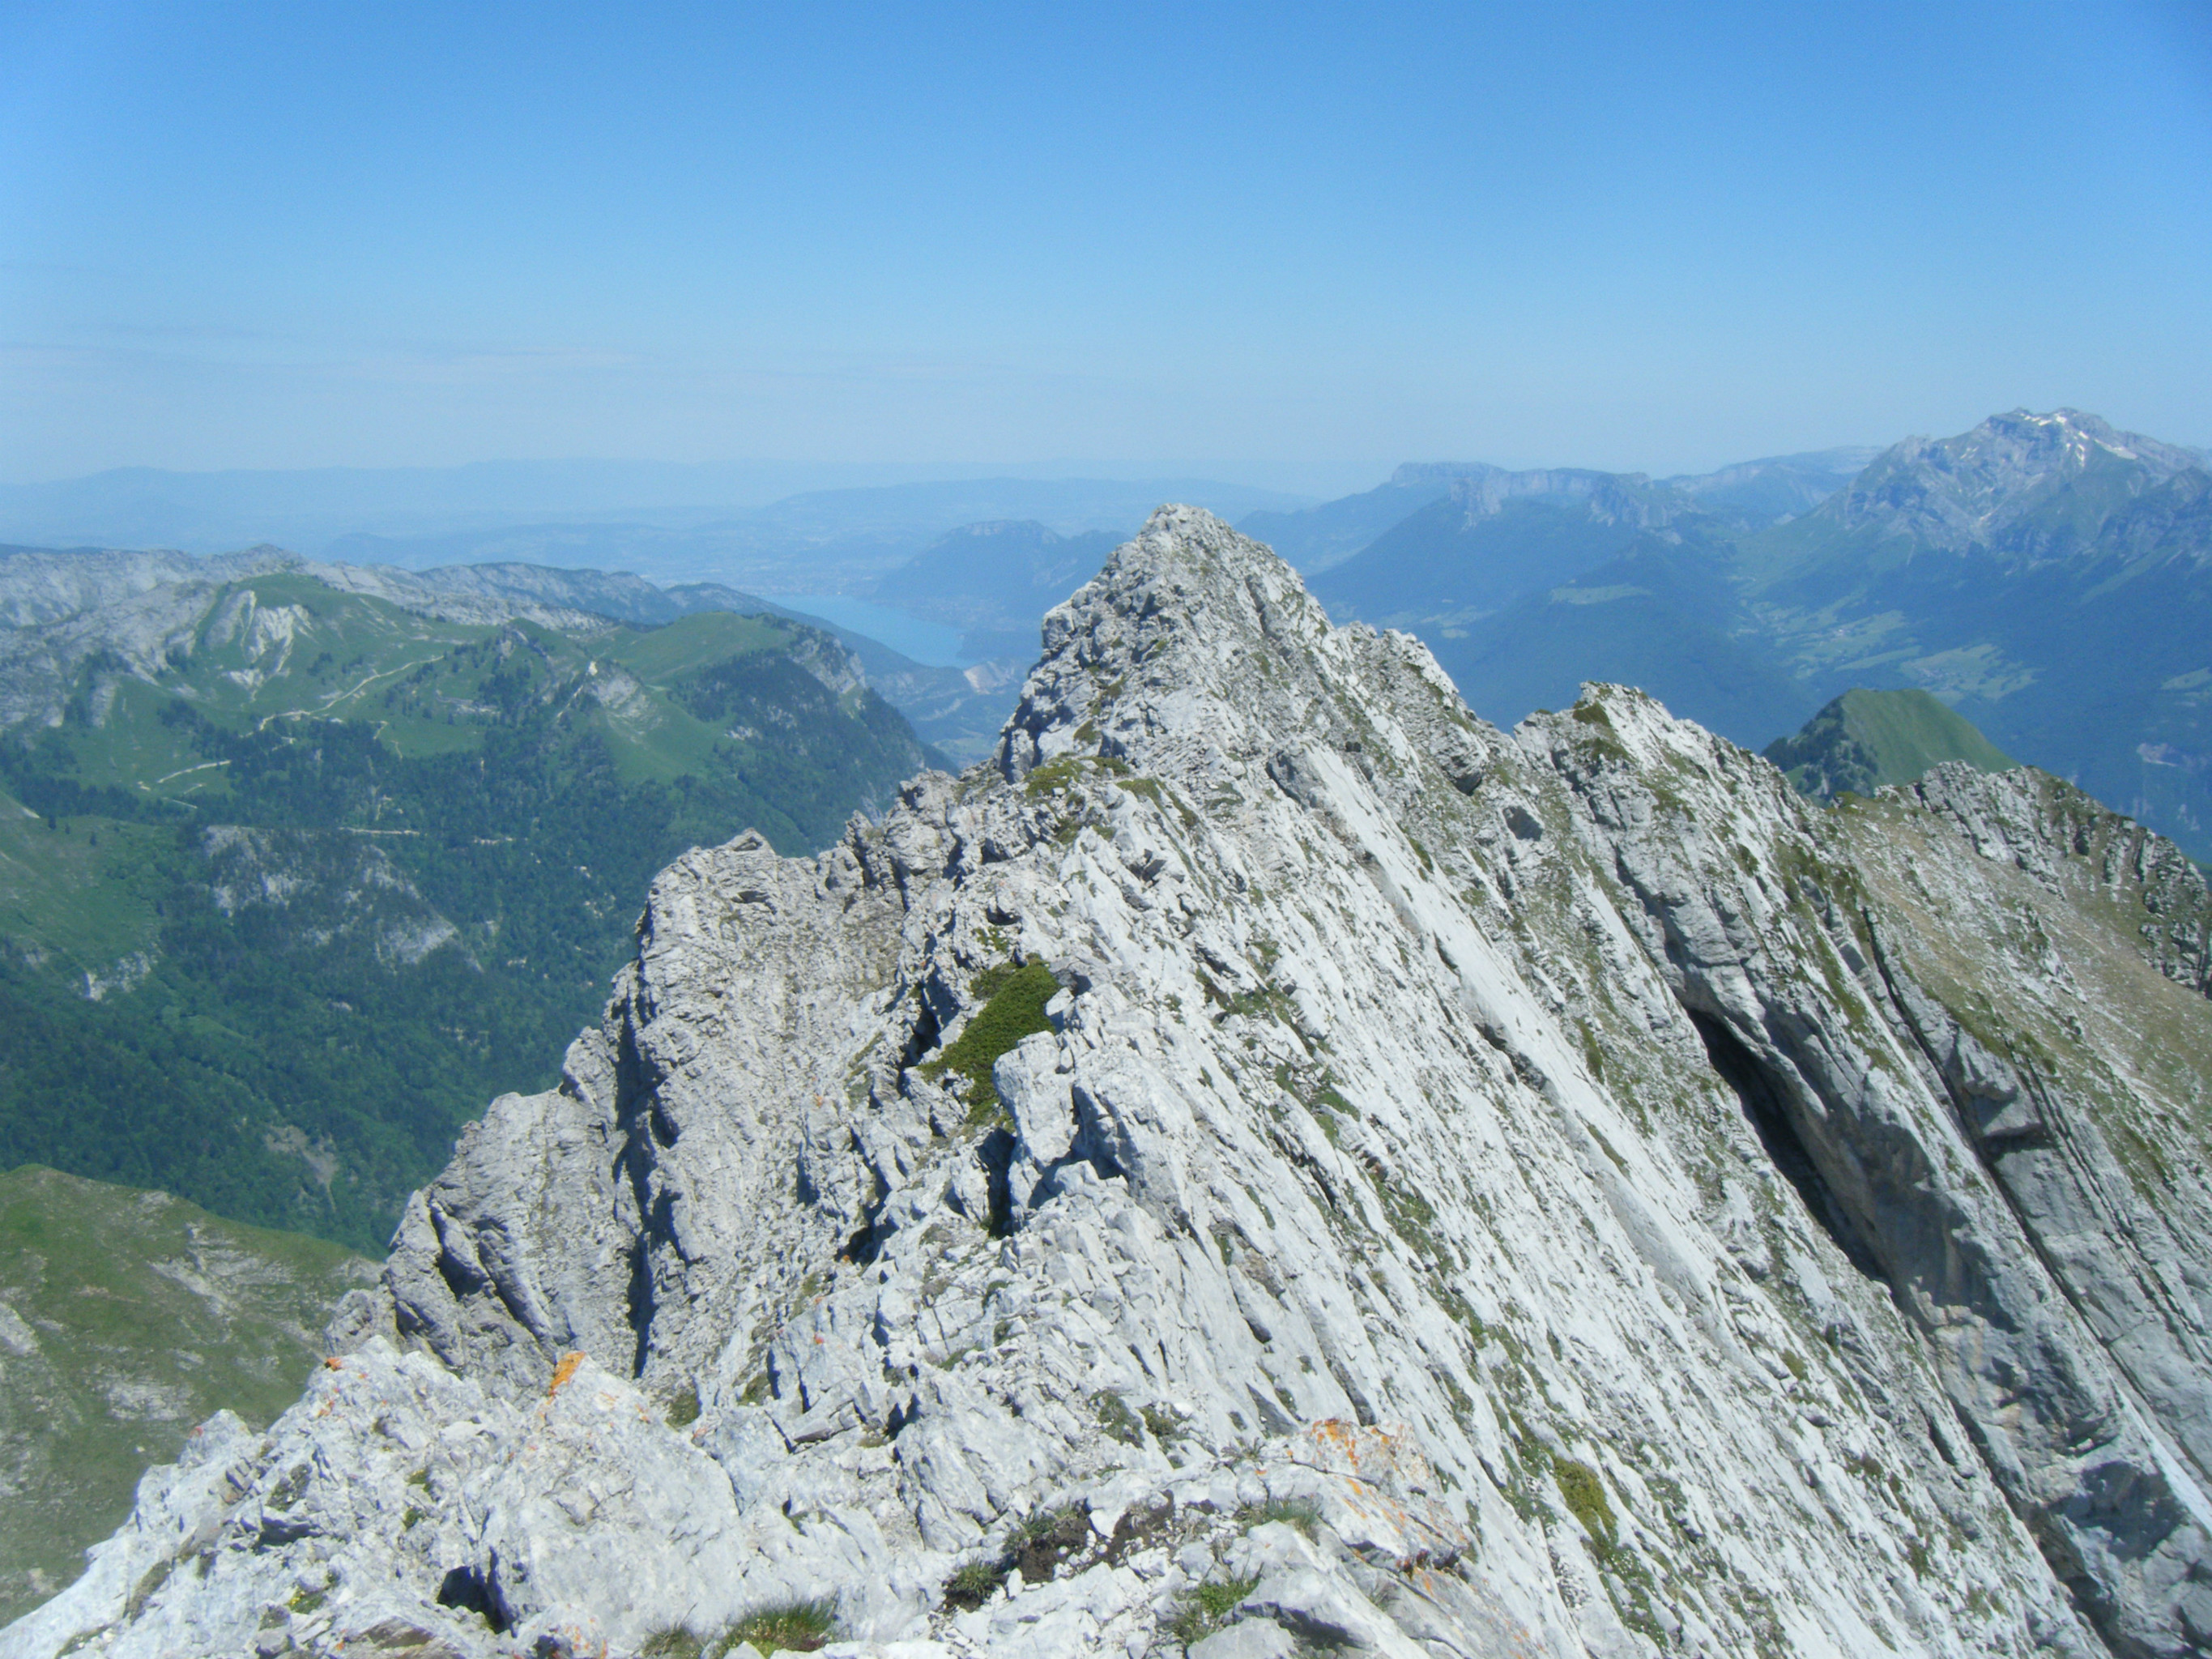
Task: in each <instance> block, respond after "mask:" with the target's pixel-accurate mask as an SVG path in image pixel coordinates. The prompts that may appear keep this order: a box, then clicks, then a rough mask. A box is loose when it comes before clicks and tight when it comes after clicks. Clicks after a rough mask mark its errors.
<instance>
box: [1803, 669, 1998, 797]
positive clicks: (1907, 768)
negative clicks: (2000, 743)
mask: <svg viewBox="0 0 2212 1659" xmlns="http://www.w3.org/2000/svg"><path fill="white" fill-rule="evenodd" d="M1766 758H1767V759H1769V760H1771V761H1772V762H1773V763H1775V764H1776V765H1777V766H1778V767H1780V768H1781V769H1783V771H1784V772H1785V773H1787V774H1788V775H1789V778H1790V782H1791V783H1792V784H1793V785H1795V786H1796V789H1797V792H1798V793H1800V794H1802V795H1807V796H1809V797H1810V798H1812V799H1814V800H1832V799H1835V798H1836V797H1837V796H1838V795H1840V794H1842V793H1844V792H1845V791H1847V790H1848V791H1850V793H1854V794H1860V795H1870V794H1872V793H1874V792H1875V790H1877V789H1880V788H1882V787H1886V786H1887V785H1890V784H1899V783H1911V782H1912V781H1914V780H1916V779H1917V778H1920V777H1923V776H1924V775H1926V774H1927V773H1928V772H1929V769H1931V768H1934V767H1937V766H1941V765H1942V763H1944V762H1946V761H1964V762H1966V764H1968V765H1969V766H1972V768H1974V769H1975V770H1977V771H1980V772H2007V771H2010V770H2011V769H2013V768H2014V767H2015V766H2017V765H2019V764H2020V763H2019V762H2018V761H2015V760H2014V759H2013V758H2012V757H2010V756H2009V755H2008V754H2006V753H2005V752H2004V751H2003V750H2001V749H1999V748H1998V747H1997V746H1996V744H1993V743H1991V742H1990V740H1989V739H1988V738H1985V737H1984V736H1983V735H1982V734H1981V733H1980V732H1978V731H1977V730H1976V729H1975V728H1974V726H1973V724H1972V722H1971V721H1969V720H1966V719H1965V718H1964V717H1963V716H1961V715H1960V714H1955V713H1954V712H1953V711H1952V710H1951V709H1949V708H1946V707H1945V706H1944V705H1943V703H1942V702H1940V701H1939V700H1938V699H1936V697H1933V696H1929V694H1928V693H1927V692H1925V691H1919V690H1908V691H1869V690H1866V689H1864V688H1863V687H1861V688H1859V689H1857V690H1850V691H1846V692H1844V695H1843V696H1840V697H1838V698H1836V699H1835V700H1834V701H1833V702H1831V703H1829V704H1828V706H1827V707H1826V708H1823V709H1821V710H1820V713H1819V714H1815V715H1814V716H1813V718H1812V719H1811V720H1808V721H1806V722H1805V724H1804V726H1802V728H1801V729H1800V730H1799V731H1798V732H1796V735H1794V736H1791V737H1787V738H1778V739H1776V740H1775V741H1774V742H1773V743H1771V744H1768V745H1767V748H1766Z"/></svg>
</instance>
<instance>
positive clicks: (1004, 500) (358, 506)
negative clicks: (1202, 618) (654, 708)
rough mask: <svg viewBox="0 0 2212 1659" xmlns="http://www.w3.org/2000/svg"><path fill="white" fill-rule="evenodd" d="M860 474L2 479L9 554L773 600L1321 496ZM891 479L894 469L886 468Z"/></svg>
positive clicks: (2, 527) (491, 470)
mask: <svg viewBox="0 0 2212 1659" xmlns="http://www.w3.org/2000/svg"><path fill="white" fill-rule="evenodd" d="M863 471H864V470H863V469H860V468H854V467H845V468H837V467H813V468H796V467H788V466H787V467H780V468H778V467H766V466H752V467H714V466H672V465H660V466H656V465H643V464H630V463H615V462H559V463H555V462H542V463H520V462H513V463H485V464H481V465H473V466H462V467H446V468H395V469H387V470H382V471H376V470H365V469H355V468H328V469H325V470H322V471H305V472H205V473H188V472H164V471H157V470H155V469H152V468H144V467H140V468H126V469H123V470H119V471H112V472H103V473H99V474H95V475H94V476H92V477H85V478H76V479H70V480H65V481H63V482H60V483H40V484H8V485H0V543H8V542H12V543H18V544H26V545H41V546H90V547H101V548H111V547H173V548H179V549H181V550H185V551H186V552H192V553H223V552H229V551H232V550H236V549H238V548H241V547H247V546H252V545H256V544H263V543H270V544H279V545H282V546H284V547H287V548H289V549H291V550H295V551H296V552H300V553H303V554H307V555H312V556H320V557H323V558H326V559H331V560H337V561H342V562H349V563H356V564H380V565H398V566H403V567H406V568H414V569H422V568H428V567H432V566H440V565H455V564H478V563H488V562H497V563H530V564H541V565H554V566H566V567H592V568H599V569H605V570H628V571H634V572H636V573H638V574H642V575H646V576H649V577H651V578H653V580H656V581H659V582H663V583H668V582H691V581H698V580H713V581H720V582H726V583H731V584H733V585H736V586H742V587H746V588H749V589H760V590H763V591H766V592H781V593H792V592H816V593H822V592H859V591H860V589H862V588H864V587H865V586H866V585H867V584H868V583H869V582H870V581H872V580H874V579H875V578H876V577H878V576H880V575H882V574H884V573H885V572H886V571H889V570H890V569H892V568H895V567H896V566H897V565H899V564H901V563H902V562H904V561H906V560H907V559H908V558H911V557H912V556H914V555H915V553H916V552H918V551H919V550H921V548H923V547H924V546H926V545H927V544H928V543H929V542H930V541H932V540H933V539H934V538H937V537H939V536H941V535H943V534H945V532H947V531H950V530H952V529H955V528H956V527H957V526H962V525H967V524H973V523H976V522H979V521H982V520H1036V521H1038V522H1040V523H1042V524H1044V525H1046V526H1048V527H1049V528H1050V529H1052V530H1053V531H1054V532H1058V533H1060V534H1063V535H1078V534H1082V533H1084V532H1091V531H1110V532H1114V533H1115V537H1116V538H1117V539H1118V538H1120V537H1122V536H1126V535H1128V534H1130V533H1131V532H1133V531H1134V530H1135V529H1136V527H1137V526H1139V525H1140V524H1142V523H1143V522H1144V520H1145V515H1146V513H1149V512H1150V511H1151V510H1152V508H1153V507H1155V506H1157V505H1158V503H1159V502H1161V501H1198V502H1202V503H1204V504H1206V506H1208V507H1211V508H1212V509H1213V510H1215V511H1218V512H1219V513H1224V514H1225V515H1227V516H1230V517H1237V516H1242V515H1243V514H1245V513H1251V512H1254V511H1256V510H1260V509H1262V508H1270V507H1273V508H1282V507H1297V506H1303V505H1307V504H1309V503H1310V501H1311V499H1312V498H1311V497H1310V496H1298V495H1290V494H1287V493H1285V492H1284V491H1281V490H1276V489H1256V488H1254V487H1252V486H1249V485H1245V484H1237V483H1225V482H1222V481H1219V480H1216V479H1206V478H1194V477H1152V478H1139V479H1134V480H1130V479H1113V478H1091V477H1060V478H1037V477H969V478H951V479H947V478H943V477H937V478H908V479H906V480H904V481H901V482H896V483H883V482H877V483H867V484H865V485H862V484H859V483H854V484H850V485H844V486H842V487H834V488H823V487H822V485H821V483H809V482H808V481H809V480H810V479H811V480H822V481H828V480H831V479H836V478H837V477H841V476H842V477H852V476H854V475H855V474H861V473H863ZM872 471H873V474H874V475H875V476H876V477H878V478H880V477H882V476H883V475H884V473H886V472H893V471H896V469H887V468H876V469H872Z"/></svg>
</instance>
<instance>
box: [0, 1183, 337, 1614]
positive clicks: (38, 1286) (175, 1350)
mask: <svg viewBox="0 0 2212 1659" xmlns="http://www.w3.org/2000/svg"><path fill="white" fill-rule="evenodd" d="M373 1278H374V1268H373V1267H371V1266H370V1264H369V1263H368V1262H367V1261H363V1260H362V1258H361V1257H359V1256H356V1255H351V1254H349V1252H347V1251H345V1250H343V1249H339V1248H338V1247H337V1246H336V1245H334V1244H329V1243H325V1242H323V1241H322V1240H320V1239H314V1238H305V1237H300V1236H298V1235H297V1234H289V1233H279V1232H265V1231H261V1230H259V1229H258V1228H252V1227H242V1226H239V1225H236V1224H234V1223H232V1222H228V1221H223V1220H221V1219H219V1218H216V1217H215V1216H212V1215H210V1214H209V1213H208V1212H205V1211H204V1210H201V1209H199V1208H197V1207H196V1206H193V1205H191V1204H186V1203H184V1202H182V1201H181V1200H176V1199H173V1198H170V1197H167V1196H166V1195H164V1194H160V1193H149V1192H134V1191H131V1190H129V1189H128V1188H121V1187H112V1186H107V1185H105V1184H102V1183H100V1182H88V1181H80V1180H78V1179H76V1178H75V1177H73V1176H66V1175H62V1174H59V1173H58V1172H56V1171H55V1170H47V1169H40V1168H37V1167H29V1168H24V1169H18V1170H14V1171H12V1172H11V1173H9V1174H7V1175H4V1176H0V1622H5V1621H6V1620H10V1619H13V1618H15V1616H16V1615H17V1614H19V1613H23V1612H26V1611H27V1610H28V1609H29V1608H30V1607H33V1606H34V1605H35V1604H36V1603H38V1602H39V1601H43V1600H44V1599H45V1598H46V1596H48V1595H52V1593H53V1592H54V1591H55V1590H57V1589H60V1588H61V1587H62V1586H63V1585H64V1584H66V1583H69V1582H70V1580H71V1579H73V1578H75V1577H76V1575H77V1573H78V1572H79V1571H81V1570H82V1566H83V1551H84V1549H85V1547H87V1546H88V1545H89V1544H92V1543H94V1542H95V1541H98V1540H99V1539H100V1538H103V1537H105V1536H106V1534H108V1533H110V1532H111V1531H112V1530H113V1529H114V1528H115V1527H116V1526H117V1525H118V1524H119V1523H120V1522H122V1520H123V1518H124V1516H125V1514H126V1513H127V1512H128V1511H129V1510H130V1507H131V1492H132V1489H133V1488H134V1487H135V1486H136V1485H137V1480H138V1476H139V1474H141V1473H142V1472H143V1470H144V1469H145V1468H146V1467H147V1466H148V1465H149V1464H151V1463H157V1462H168V1461H171V1460H172V1459H173V1458H174V1457H175V1456H176V1455H177V1452H178V1449H179V1447H180V1446H181V1445H182V1444H183V1443H184V1437H185V1434H186V1432H187V1431H190V1429H191V1427H192V1425H194V1424H197V1423H198V1422H200V1421H202V1420H204V1419H206V1418H207V1417H209V1416H210V1415H211V1414H212V1413H215V1412H216V1411H217V1410H218V1409H221V1408H223V1407H228V1408H229V1409H230V1410H232V1411H234V1412H236V1413H239V1415H240V1416H241V1417H244V1418H245V1419H246V1420H247V1421H248V1422H251V1423H254V1424H257V1425H258V1424H265V1423H267V1422H268V1421H269V1420H270V1419H272V1418H273V1417H275V1416H276V1413H279V1412H281V1411H282V1410H283V1409H284V1408H285V1407H287V1406H289V1405H290V1404H291V1403H292V1401H294V1400H295V1398H297V1397H298V1395H299V1392H300V1388H301V1383H303V1382H304V1381H305V1379H306V1377H307V1374H308V1372H309V1371H310V1370H312V1369H313V1367H314V1365H315V1364H316V1363H317V1361H318V1359H319V1355H320V1348H319V1343H318V1338H319V1334H320V1332H321V1329H322V1327H323V1323H324V1322H325V1319H326V1318H327V1317H328V1316H329V1312H330V1309H331V1304H334V1303H335V1302H336V1301H337V1298H338V1297H340V1296H342V1295H343V1294H344V1292H345V1291H347V1290H348V1289H349V1288H351V1287H352V1286H353V1285H359V1284H365V1283H368V1282H369V1281H370V1280H371V1279H373Z"/></svg>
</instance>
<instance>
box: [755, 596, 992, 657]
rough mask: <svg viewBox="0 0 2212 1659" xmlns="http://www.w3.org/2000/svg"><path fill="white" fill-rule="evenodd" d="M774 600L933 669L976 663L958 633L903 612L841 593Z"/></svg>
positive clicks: (776, 597) (781, 597)
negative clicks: (963, 647) (966, 651)
mask: <svg viewBox="0 0 2212 1659" xmlns="http://www.w3.org/2000/svg"><path fill="white" fill-rule="evenodd" d="M764 597H767V598H770V599H774V600H775V602H776V603H777V604H778V605H782V606H783V607H784V608H785V609H786V610H788V611H805V613H806V614H807V615H808V616H810V617H821V618H822V620H823V621H824V622H826V623H836V625H837V626H838V627H840V628H845V629H851V630H852V631H853V632H854V633H855V634H865V635H867V636H868V637H869V638H870V639H872V640H874V641H877V642H878V644H881V645H888V646H889V647H890V648H891V649H892V650H894V651H896V652H897V653H899V654H900V655H901V656H903V657H911V658H913V659H915V661H916V662H918V663H925V664H927V665H928V666H930V667H932V668H965V667H967V666H968V665H969V664H970V663H972V662H974V661H975V658H973V657H971V656H969V655H968V654H967V653H965V652H963V651H962V650H961V648H960V630H959V629H957V628H954V627H951V626H950V625H949V624H947V623H933V622H925V621H923V620H922V619H921V617H909V616H908V615H907V614H906V612H905V611H893V610H890V609H889V608H888V607H886V606H884V605H870V604H869V603H868V602H867V601H866V599H848V598H846V597H845V596H844V595H843V594H842V593H775V594H769V595H765V596H764Z"/></svg>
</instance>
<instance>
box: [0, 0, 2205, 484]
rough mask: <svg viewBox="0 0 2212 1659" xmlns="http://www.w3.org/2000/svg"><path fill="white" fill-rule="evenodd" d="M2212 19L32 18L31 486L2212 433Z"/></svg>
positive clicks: (654, 13)
mask: <svg viewBox="0 0 2212 1659" xmlns="http://www.w3.org/2000/svg"><path fill="white" fill-rule="evenodd" d="M2208 19H2212V8H2208V7H2207V6H2206V5H2205V4H2204V3H2203V0H2087V3H2085V0H2065V3H2058V4H2051V3H2044V0H2002V3H1987V4H1985V3H1978V0H1958V3H1948V4H1943V3H1939V4H1929V3H1927V0H1915V3H1910V4H1857V3H1850V0H1830V3H1820V4H1796V3H1775V0H1762V3H1749V4H1741V5H1719V4H1716V5H1705V6H1697V5H1692V6H1686V7H1661V6H1653V5H1650V4H1638V5H1601V4H1556V3H1546V4H1530V3H1527V0H1521V3H1516V4H1512V5H1503V6H1488V5H1481V4H1467V3H1463V4H1456V5H1449V6H1435V7H1427V6H1419V5H1409V4H1393V3H1370V4H1367V5H1363V6H1351V5H1337V6H1315V5H1306V4H1299V3H1286V0H1269V3H1267V4H1265V5H1257V4H1255V5H1236V4H1211V5H1204V6H1197V5H1192V6H1183V7H1159V6H1146V5H1141V4H1116V5H1103V4H1101V5H1091V6H1078V5H1069V4H1057V5H1049V6H1047V5H1033V6H994V5H988V4H963V5H960V6H925V5H919V4H906V5H899V6H882V7H874V6H863V5H854V4H847V3H838V0H812V3H808V4H804V5H788V6H748V5H734V4H733V5H703V4H702V5H696V6H681V7H678V6H653V5H637V4H632V5H623V6H613V5H599V6H592V7H582V6H568V5H561V4H554V3H532V4H528V5H513V6H507V5H500V4H491V3H482V4H471V5H467V6H454V5H451V4H438V5H415V4H409V3H379V4H375V5H349V4H337V3H327V4H325V3H314V0H288V3H284V4H281V5H260V4H252V3H216V0H195V3H179V4H173V5H149V4H137V3H102V0H63V3H46V0H38V3H14V0H0V479H5V480H13V481H19V482H20V481H27V480H33V479H40V478H51V477H62V476H65V475H69V474H73V473H77V472H83V471H92V470H94V469H98V468H102V467H107V466H114V465H134V464H143V465H163V466H174V467H185V468H209V467H229V466H247V467H292V466H310V465H331V464H345V465H419V464H440V463H446V462H457V461H465V460H475V459H492V458H528V457H557V456H609V457H620V458H631V459H648V458H649V459H671V460H727V459H741V458H756V457H764V458H775V459H808V460H845V461H898V462H931V463H936V462H945V463H974V462H980V461H994V462H995V461H1009V462H1018V461H1041V460H1048V459H1058V458H1069V459H1073V460H1078V461H1083V462H1086V463H1089V462H1103V461H1124V462H1158V463H1163V464H1169V465H1176V466H1178V467H1180V466H1183V465H1193V464H1195V465H1213V466H1214V467H1215V468H1216V470H1218V468H1220V467H1222V466H1227V465H1233V464H1235V463H1237V462H1238V461H1249V462H1252V463H1253V464H1254V465H1255V467H1257V466H1258V465H1260V464H1261V463H1265V464H1267V465H1268V466H1271V467H1274V468H1277V469H1279V468H1281V467H1284V466H1289V467H1291V468H1292V469H1293V470H1295V469H1296V468H1297V467H1298V466H1302V465H1303V466H1310V469H1311V471H1312V476H1313V477H1314V479H1315V481H1316V483H1320V484H1322V485H1323V486H1324V487H1329V486H1334V485H1336V484H1337V483H1340V481H1343V480H1345V479H1346V477H1348V474H1347V471H1346V469H1349V471H1350V472H1351V473H1357V472H1358V471H1360V470H1361V469H1370V470H1379V469H1380V468H1383V467H1386V466H1388V465H1389V464H1391V463H1392V462H1394V461H1396V460H1399V459H1407V458H1418V457H1427V458H1451V459H1486V460H1492V461H1496V462H1499V463H1504V464H1508V465H1530V464H1541V463H1579V464H1583V465H1603V466H1613V467H1639V468H1645V469H1649V470H1652V471H1675V470H1682V469H1687V468H1693V467H1701V466H1707V465H1716V464H1718V463H1720V462H1723V461H1725V460H1729V459H1741V458H1743V457H1747V456H1751V455H1756V454H1765V453H1778V452H1781V451H1787V450H1792V449H1799V448H1808V447H1820V446H1825V445H1828V444H1835V443H1850V442H1886V441H1890V440H1892V439H1893V438H1896V437H1899V436H1901V435H1904V434H1905V433H1907V432H1916V431H1917V432H1932V433H1944V432H1950V431H1956V430H1960V429H1962V428H1965V427H1966V426H1968V425H1970V424H1972V422H1974V421H1975V420H1977V419H1978V418H1979V417H1980V416H1983V415H1984V414H1986V413H1988V412H1990V411H1991V410H1997V409H2002V408H2008V407H2012V406H2015V405H2017V404H2027V405H2030V406H2033V407H2036V408H2047V407H2050V406H2052V405H2055V404H2075V405H2077V406H2081V407H2084V408H2088V409H2092V410H2097V411H2099V412H2100V413H2102V414H2105V415H2106V416H2108V417H2110V418H2112V420H2114V421H2117V422H2119V423H2121V424H2122V425H2124V426H2130V427H2134V428H2138V429H2141V430H2144V431H2148V432H2150V433H2153V434H2154V435H2160V436H2163V437H2167V438H2171V439H2173V440H2176V441H2182V442H2188V443H2197V444H2207V443H2212V21H2208ZM1282 477H1284V475H1283V473H1282V472H1281V471H1275V472H1274V473H1273V474H1272V475H1271V478H1270V481H1275V480H1278V479H1280V478H1282ZM1345 487H1350V486H1349V483H1346V484H1345Z"/></svg>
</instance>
